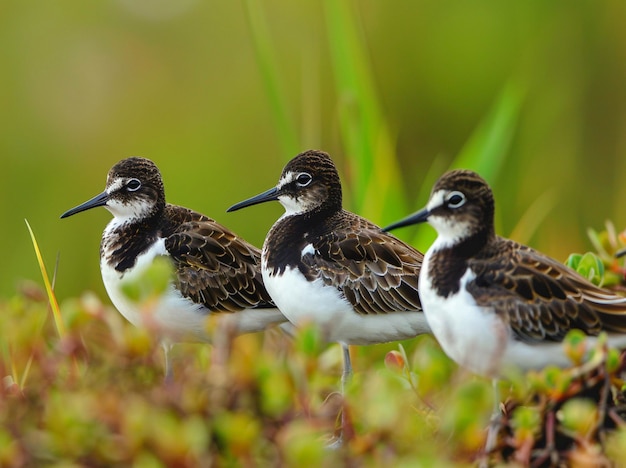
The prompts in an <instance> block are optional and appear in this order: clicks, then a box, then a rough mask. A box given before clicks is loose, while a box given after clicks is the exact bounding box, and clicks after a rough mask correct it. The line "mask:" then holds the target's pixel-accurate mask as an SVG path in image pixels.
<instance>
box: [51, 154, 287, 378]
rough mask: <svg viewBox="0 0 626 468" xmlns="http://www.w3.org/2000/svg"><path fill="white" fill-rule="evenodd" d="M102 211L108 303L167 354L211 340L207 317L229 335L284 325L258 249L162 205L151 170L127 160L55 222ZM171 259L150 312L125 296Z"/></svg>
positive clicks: (219, 227) (162, 197)
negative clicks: (105, 215)
mask: <svg viewBox="0 0 626 468" xmlns="http://www.w3.org/2000/svg"><path fill="white" fill-rule="evenodd" d="M98 206H103V207H105V208H106V209H107V210H109V211H110V212H111V214H112V215H113V219H112V220H111V221H110V222H109V224H108V225H107V226H106V228H105V230H104V233H103V235H102V241H101V244H100V270H101V273H102V280H103V282H104V286H105V288H106V291H107V293H108V295H109V298H110V299H111V302H112V303H113V305H114V306H115V307H116V308H117V309H118V310H119V312H120V313H121V314H122V315H123V316H124V317H125V318H126V319H127V320H128V321H129V322H131V323H132V324H133V325H136V326H138V327H142V326H148V325H151V326H153V327H154V328H156V331H157V333H158V335H159V337H160V338H161V339H162V343H163V349H164V350H165V375H166V380H168V379H169V378H171V376H172V373H171V372H172V371H171V366H170V362H169V350H170V348H171V345H172V343H175V342H179V341H192V342H193V341H196V342H209V341H211V335H210V333H209V331H208V329H207V317H208V316H210V315H215V316H216V317H217V318H218V320H219V322H220V323H221V324H224V326H225V327H226V328H225V330H229V331H232V332H233V333H234V334H241V333H248V332H256V331H260V330H263V329H265V328H266V327H267V326H268V325H271V324H274V323H281V322H284V321H286V319H285V317H284V316H283V315H282V314H281V313H280V311H279V310H278V309H277V308H276V306H275V305H274V303H273V302H272V300H271V298H270V296H269V294H268V293H267V291H266V290H265V287H264V286H263V279H262V277H261V271H260V251H259V250H258V249H257V248H256V247H254V246H253V245H251V244H249V243H248V242H246V241H245V240H244V239H242V238H241V237H239V236H237V235H236V234H234V233H233V232H232V231H230V230H229V229H227V228H225V227H224V226H222V225H220V224H219V223H217V222H216V221H214V220H213V219H211V218H209V217H207V216H204V215H202V214H200V213H198V212H195V211H192V210H190V209H187V208H183V207H181V206H176V205H172V204H169V203H166V201H165V190H164V187H163V181H162V178H161V173H160V172H159V169H158V168H157V166H156V165H155V164H154V163H153V162H152V161H150V160H148V159H144V158H136V157H134V158H128V159H124V160H122V161H120V162H118V163H117V164H115V165H114V166H113V167H112V168H111V170H110V171H109V174H108V177H107V183H106V189H105V191H104V192H102V193H101V194H99V195H96V196H95V197H93V198H92V199H90V200H88V201H86V202H85V203H83V204H81V205H78V206H77V207H75V208H72V209H71V210H69V211H66V212H65V213H63V214H62V215H61V218H66V217H68V216H72V215H74V214H76V213H80V212H81V211H85V210H89V209H91V208H95V207H98ZM159 256H163V257H165V258H168V259H169V260H170V261H171V264H172V266H173V277H172V281H171V283H170V285H169V287H168V289H167V291H166V292H165V293H164V294H163V295H162V296H161V297H160V299H159V301H158V303H156V304H154V305H153V306H152V307H151V308H150V311H149V314H147V313H146V311H144V310H142V305H141V304H137V303H136V302H134V301H132V300H130V299H129V298H128V297H127V296H126V295H125V294H124V292H123V286H124V284H125V283H128V282H132V281H137V280H138V278H141V275H142V273H143V272H145V271H146V269H147V268H148V267H149V266H150V265H151V264H152V263H153V261H154V259H155V258H156V257H159Z"/></svg>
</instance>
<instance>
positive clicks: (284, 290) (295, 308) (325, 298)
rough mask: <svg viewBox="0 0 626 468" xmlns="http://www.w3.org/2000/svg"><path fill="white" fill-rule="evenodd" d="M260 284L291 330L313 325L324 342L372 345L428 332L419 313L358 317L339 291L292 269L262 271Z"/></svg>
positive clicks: (422, 316)
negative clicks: (278, 271)
mask: <svg viewBox="0 0 626 468" xmlns="http://www.w3.org/2000/svg"><path fill="white" fill-rule="evenodd" d="M263 281H264V282H265V287H266V288H267V291H268V292H269V294H270V296H271V297H272V299H273V300H274V302H275V304H276V305H277V306H278V308H279V309H280V311H281V312H282V313H283V314H284V315H285V317H287V319H288V320H289V321H290V322H291V323H292V324H294V325H295V326H301V325H303V324H305V323H314V324H316V325H317V326H319V327H320V328H321V330H322V332H323V334H324V337H325V339H326V340H328V341H338V342H342V343H346V344H357V345H365V344H374V343H384V342H387V341H395V340H403V339H407V338H412V337H414V336H416V335H418V334H421V333H426V332H428V327H427V324H426V319H425V317H424V315H423V314H422V313H421V312H393V313H389V314H377V315H362V314H358V313H356V312H355V311H354V309H353V308H352V305H351V304H350V303H349V302H348V301H347V300H346V299H345V298H344V297H343V296H342V294H341V293H340V291H339V290H338V289H337V288H335V287H332V286H327V285H325V284H324V283H323V281H322V280H320V279H317V280H315V281H308V280H307V279H306V278H305V277H304V275H302V274H301V273H300V271H299V270H298V269H297V268H296V269H293V268H287V269H286V270H285V271H284V273H283V274H282V275H280V276H278V275H271V274H270V273H269V271H268V270H267V269H266V268H263Z"/></svg>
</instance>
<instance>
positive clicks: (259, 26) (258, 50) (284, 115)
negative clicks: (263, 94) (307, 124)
mask: <svg viewBox="0 0 626 468" xmlns="http://www.w3.org/2000/svg"><path fill="white" fill-rule="evenodd" d="M243 5H244V9H245V11H246V18H247V20H248V25H249V27H250V32H251V34H252V39H253V41H252V43H253V45H254V51H255V56H256V59H257V62H258V64H259V69H260V71H261V76H262V78H263V84H264V86H265V89H266V91H267V95H268V97H269V100H270V105H271V109H272V115H273V117H274V121H275V123H276V128H277V129H278V136H279V139H280V142H281V145H282V147H283V151H284V153H285V157H286V158H291V157H293V156H295V155H296V154H297V153H299V152H300V142H299V137H298V132H297V131H296V127H295V126H294V124H293V119H292V118H291V116H290V114H289V111H288V109H287V104H286V99H285V97H284V95H283V92H282V90H283V89H285V87H284V86H283V85H282V83H281V81H280V79H279V76H280V74H279V73H278V65H277V64H276V59H275V58H274V54H273V52H272V45H271V39H270V35H269V32H268V30H267V24H266V21H265V18H264V17H263V12H262V10H261V8H262V3H260V2H255V1H253V0H244V2H243Z"/></svg>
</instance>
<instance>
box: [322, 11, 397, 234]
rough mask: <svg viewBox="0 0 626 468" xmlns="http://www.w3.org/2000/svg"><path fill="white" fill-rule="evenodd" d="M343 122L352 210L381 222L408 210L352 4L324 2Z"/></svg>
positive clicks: (342, 130)
mask: <svg viewBox="0 0 626 468" xmlns="http://www.w3.org/2000/svg"><path fill="white" fill-rule="evenodd" d="M324 7H325V8H324V9H325V14H326V23H327V31H328V42H329V44H332V46H331V48H330V53H331V60H332V65H333V71H334V77H335V86H336V89H337V95H338V96H339V121H340V131H341V136H342V140H343V143H344V147H345V152H346V154H347V155H348V156H349V158H348V161H349V163H350V164H351V166H352V169H353V170H352V171H351V172H352V174H353V184H352V191H353V193H352V198H353V200H352V209H353V210H354V211H356V212H358V213H360V214H363V215H364V216H366V217H369V218H371V219H374V220H377V221H379V222H382V221H383V218H384V219H386V220H391V219H392V218H393V217H394V216H396V217H397V216H398V215H400V214H402V213H404V212H405V211H406V206H405V200H404V197H403V194H402V191H401V187H400V186H399V185H398V181H399V180H401V177H400V169H399V165H398V161H397V159H396V155H395V149H394V145H393V143H392V138H391V132H390V130H389V126H388V124H387V122H386V120H385V117H384V114H383V111H382V106H381V104H380V102H379V98H378V96H377V92H376V86H375V80H374V77H373V73H372V70H371V66H370V63H369V59H368V57H367V54H366V47H365V41H364V39H363V37H362V35H360V34H359V30H358V22H357V17H356V12H355V9H354V8H352V7H351V3H350V2H345V1H339V2H338V1H335V0H327V1H326V2H325V3H324Z"/></svg>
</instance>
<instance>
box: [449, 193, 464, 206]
mask: <svg viewBox="0 0 626 468" xmlns="http://www.w3.org/2000/svg"><path fill="white" fill-rule="evenodd" d="M446 204H447V205H448V208H459V207H461V206H463V205H464V204H465V195H463V194H462V193H461V192H450V193H449V194H448V196H447V197H446Z"/></svg>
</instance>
